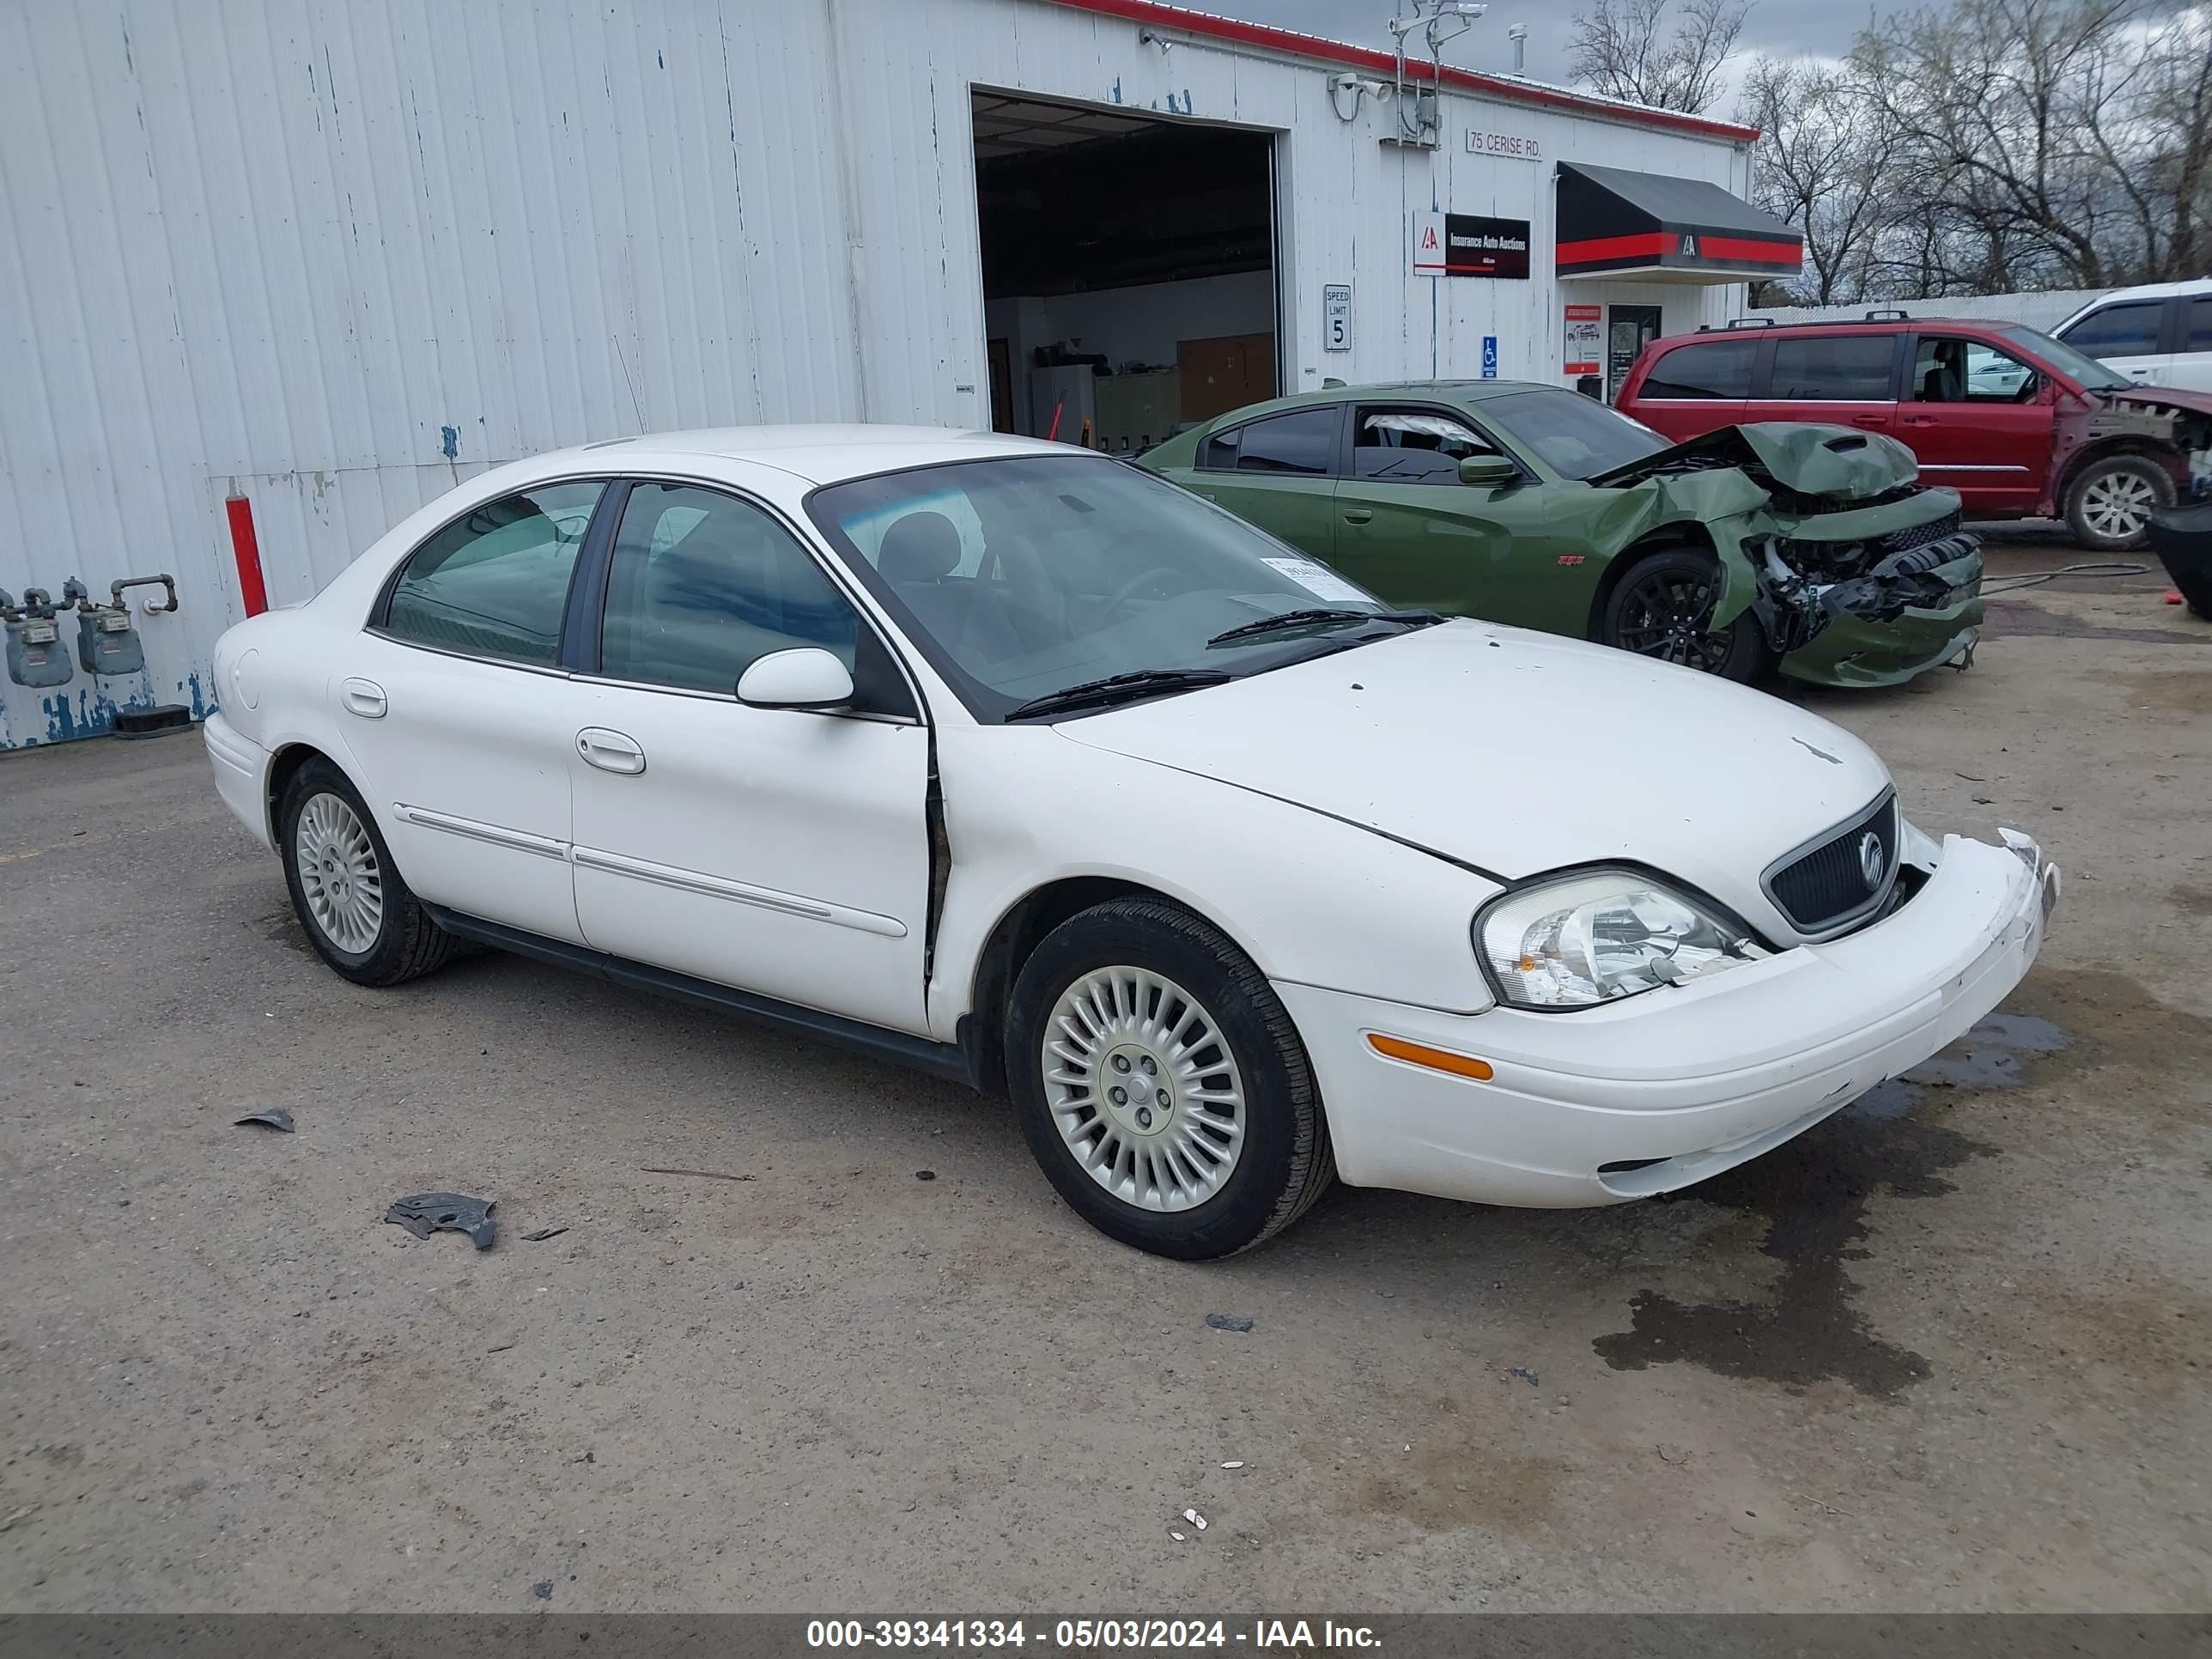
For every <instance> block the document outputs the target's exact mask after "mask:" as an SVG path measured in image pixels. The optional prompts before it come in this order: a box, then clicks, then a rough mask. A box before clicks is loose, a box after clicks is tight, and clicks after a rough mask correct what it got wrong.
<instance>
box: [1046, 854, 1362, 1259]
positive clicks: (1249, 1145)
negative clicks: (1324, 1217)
mask: <svg viewBox="0 0 2212 1659" xmlns="http://www.w3.org/2000/svg"><path fill="white" fill-rule="evenodd" d="M1006 1069H1007V1080H1008V1082H1009V1084H1010V1085H1011V1086H1012V1091H1013V1096H1014V1103H1015V1106H1016V1108H1017V1109H1018V1111H1019V1112H1020V1115H1021V1120H1022V1128H1023V1133H1024V1134H1025V1135H1026V1136H1027V1137H1028V1139H1029V1143H1030V1151H1031V1152H1034V1153H1035V1154H1036V1159H1037V1162H1038V1163H1039V1164H1041V1165H1042V1167H1043V1169H1044V1172H1045V1174H1046V1175H1047V1176H1049V1177H1050V1179H1051V1181H1052V1183H1053V1185H1054V1187H1055V1188H1058V1190H1059V1192H1060V1196H1061V1197H1062V1198H1064V1199H1066V1200H1067V1202H1068V1204H1069V1205H1070V1206H1072V1207H1073V1209H1074V1210H1075V1211H1076V1212H1077V1213H1078V1214H1079V1215H1081V1216H1082V1217H1083V1218H1085V1220H1087V1221H1089V1222H1090V1223H1091V1225H1093V1226H1095V1227H1097V1229H1098V1230H1099V1231H1102V1232H1104V1233H1106V1234H1108V1235H1109V1236H1110V1237H1115V1238H1118V1239H1120V1240H1121V1242H1122V1243H1127V1244H1133V1245H1135V1246H1136V1247H1137V1248H1138V1249H1145V1250H1151V1251H1152V1252H1154V1253H1155V1254H1158V1255H1168V1256H1176V1257H1178V1258H1181V1259H1182V1260H1185V1261H1202V1260H1205V1259H1206V1258H1209V1257H1212V1256H1221V1255H1232V1254H1234V1253H1235V1252H1236V1251H1238V1250H1242V1249H1249V1247H1250V1246H1252V1245H1254V1244H1256V1243H1260V1241H1261V1240H1262V1239H1264V1238H1267V1237H1269V1236H1270V1235H1272V1234H1273V1233H1275V1232H1277V1231H1280V1230H1281V1229H1282V1228H1284V1227H1286V1226H1288V1225H1290V1224H1291V1222H1292V1221H1294V1220H1296V1219H1297V1218H1298V1216H1300V1215H1301V1214H1303V1213H1304V1211H1305V1209H1306V1208H1307V1206H1309V1205H1310V1204H1311V1203H1312V1202H1313V1201H1314V1200H1315V1199H1316V1198H1317V1197H1319V1196H1320V1195H1321V1193H1322V1190H1323V1189H1324V1188H1327V1187H1328V1183H1329V1182H1330V1181H1331V1180H1333V1179H1334V1176H1335V1172H1336V1166H1335V1161H1334V1158H1332V1157H1331V1155H1330V1152H1329V1144H1328V1126H1327V1123H1326V1122H1325V1121H1324V1120H1323V1118H1322V1109H1321V1100H1320V1095H1319V1091H1318V1090H1317V1089H1316V1086H1315V1084H1314V1077H1313V1070H1312V1067H1311V1066H1310V1064H1309V1063H1308V1061H1307V1060H1306V1053H1305V1046H1304V1043H1302V1042H1299V1040H1298V1035H1297V1030H1296V1029H1295V1028H1294V1027H1293V1026H1292V1025H1291V1019H1290V1016H1289V1014H1288V1013H1287V1012H1285V1010H1284V1008H1283V1005H1282V1002H1281V1000H1280V999H1279V998H1278V997H1277V996H1276V995H1275V993H1274V988H1273V987H1272V986H1270V985H1269V984H1268V983H1267V977H1266V976H1265V975H1262V974H1261V972H1260V970H1259V969H1257V968H1255V967H1254V966H1253V965H1252V963H1251V961H1250V959H1249V957H1246V956H1245V955H1244V954H1243V951H1239V950H1238V949H1237V947H1236V946H1235V945H1232V944H1231V942H1230V941H1229V940H1228V939H1225V937H1224V936H1223V935H1222V934H1221V933H1220V932H1219V931H1218V929H1216V928H1214V927H1211V926H1209V925H1208V924H1207V923H1206V922H1205V921H1201V920H1200V918H1199V917H1197V916H1194V915H1192V914H1191V913H1190V912H1189V911H1188V910H1184V909H1182V908H1179V907H1177V906H1175V905H1172V904H1168V903H1165V902H1161V901H1158V900H1155V899H1139V898H1132V899H1117V900H1115V901H1112V902H1109V903H1106V904H1102V905H1098V906H1097V907H1095V908H1091V909H1089V910H1085V911H1084V912H1082V913H1081V914H1079V915H1075V916H1072V917H1070V918H1069V919H1068V920H1067V921H1064V922H1062V923H1061V924H1060V926H1059V927H1055V928H1054V929H1053V931H1052V932H1051V933H1048V934H1047V935H1046V936H1045V938H1044V939H1043V940H1042V942H1041V943H1040V944H1039V945H1037V947H1036V950H1035V951H1033V952H1032V953H1031V954H1030V958H1029V960H1028V962H1027V963H1024V965H1023V967H1022V970H1021V973H1020V975H1019V976H1018V978H1017V980H1016V981H1015V984H1014V989H1013V995H1012V1004H1011V1006H1010V1008H1009V1010H1008V1013H1007V1029H1006Z"/></svg>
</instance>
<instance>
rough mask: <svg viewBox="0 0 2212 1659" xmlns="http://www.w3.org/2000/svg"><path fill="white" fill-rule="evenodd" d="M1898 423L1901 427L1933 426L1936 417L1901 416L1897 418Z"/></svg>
mask: <svg viewBox="0 0 2212 1659" xmlns="http://www.w3.org/2000/svg"><path fill="white" fill-rule="evenodd" d="M1897 423H1898V424H1899V426H1933V425H1935V424H1936V417H1935V416H1933V415H1900V416H1898V417H1897Z"/></svg>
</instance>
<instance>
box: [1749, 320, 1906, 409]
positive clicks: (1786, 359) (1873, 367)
mask: <svg viewBox="0 0 2212 1659" xmlns="http://www.w3.org/2000/svg"><path fill="white" fill-rule="evenodd" d="M1896 361H1897V337H1896V336H1895V335H1893V334H1857V335H1850V334H1814V335H1808V336H1795V337H1791V338H1790V339H1787V340H1777V341H1776V342H1775V343H1774V368H1773V372H1772V374H1771V375H1770V376H1769V378H1768V381H1767V387H1766V395H1767V397H1768V398H1771V399H1773V400H1774V401H1775V402H1776V403H1792V402H1806V403H1882V402H1886V401H1887V399H1888V398H1889V395H1890V385H1889V374H1890V368H1891V365H1893V363H1895V362H1896Z"/></svg>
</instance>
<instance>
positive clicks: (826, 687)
mask: <svg viewBox="0 0 2212 1659" xmlns="http://www.w3.org/2000/svg"><path fill="white" fill-rule="evenodd" d="M852 701H853V677H852V675H851V674H850V673H849V672H848V671H847V670H846V667H845V665H844V664H843V663H842V662H839V661H838V660H837V659H836V658H835V657H833V656H831V655H830V654H829V653H828V652H827V651H824V650H823V649H822V647H820V646H818V645H808V646H800V647H797V648H796V649H794V650H790V651H771V652H769V653H768V655H766V656H765V657H760V658H757V659H755V660H754V662H753V665H752V666H751V667H750V668H748V669H746V670H745V671H744V674H742V675H741V676H739V677H738V702H742V703H745V704H748V705H750V707H752V708H843V707H844V706H845V705H846V704H847V703H848V702H852Z"/></svg>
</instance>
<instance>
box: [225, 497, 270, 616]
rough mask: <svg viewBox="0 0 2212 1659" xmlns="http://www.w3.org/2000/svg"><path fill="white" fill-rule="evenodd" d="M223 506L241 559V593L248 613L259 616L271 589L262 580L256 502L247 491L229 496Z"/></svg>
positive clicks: (234, 552) (232, 545)
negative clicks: (256, 529) (254, 502)
mask: <svg viewBox="0 0 2212 1659" xmlns="http://www.w3.org/2000/svg"><path fill="white" fill-rule="evenodd" d="M222 510H223V512H224V513H225V514H227V515H228V518H229V520H230V550H231V554H232V556H234V558H236V559H237V561H238V592H239V597H240V598H241V599H244V600H245V601H246V615H247V616H249V617H258V616H259V615H260V614H261V613H262V612H263V611H266V610H267V609H268V608H269V590H268V588H267V587H266V586H264V584H263V582H262V580H261V544H260V542H259V541H258V539H257V538H255V536H254V534H253V503H252V501H247V500H246V497H245V496H243V495H231V496H227V497H226V498H225V499H224V501H223V504H222Z"/></svg>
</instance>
